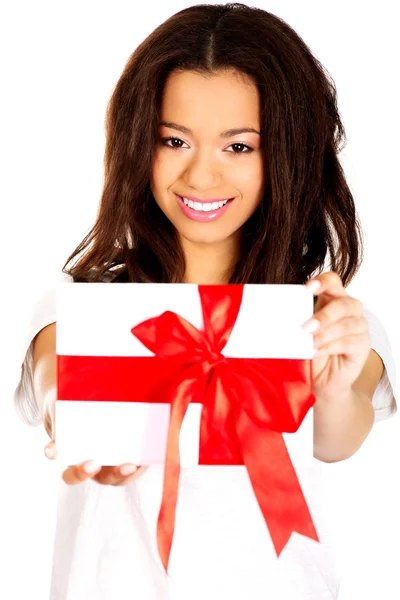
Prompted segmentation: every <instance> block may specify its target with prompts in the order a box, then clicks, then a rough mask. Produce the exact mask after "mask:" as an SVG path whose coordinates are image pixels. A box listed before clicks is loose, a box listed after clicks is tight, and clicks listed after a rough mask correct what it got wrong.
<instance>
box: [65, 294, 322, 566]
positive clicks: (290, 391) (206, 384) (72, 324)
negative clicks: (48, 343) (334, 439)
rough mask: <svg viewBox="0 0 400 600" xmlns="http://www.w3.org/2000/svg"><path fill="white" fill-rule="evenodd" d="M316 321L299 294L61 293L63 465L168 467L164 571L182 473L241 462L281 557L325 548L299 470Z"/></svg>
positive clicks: (308, 451) (309, 443)
mask: <svg viewBox="0 0 400 600" xmlns="http://www.w3.org/2000/svg"><path fill="white" fill-rule="evenodd" d="M312 314H313V295H312V293H311V291H310V290H309V289H308V288H306V287H305V286H302V285H267V284H265V285H260V284H246V285H211V286H201V285H200V286H197V285H195V284H135V283H124V284H109V283H92V284H91V283H62V284H60V285H59V287H58V292H57V363H58V397H57V402H56V423H55V439H56V444H57V448H58V456H59V460H60V461H61V462H63V463H65V464H68V465H71V464H76V463H78V462H82V461H84V460H88V459H96V460H98V461H99V462H100V463H101V464H103V465H117V464H121V463H124V462H132V463H134V464H137V465H152V464H164V463H165V473H164V490H163V500H162V505H161V510H160V517H159V523H158V543H159V549H160V553H161V557H162V560H163V563H164V566H165V567H167V564H168V557H169V552H170V548H171V543H172V537H173V529H174V519H175V508H176V502H177V494H178V483H179V470H180V468H181V467H191V466H196V465H207V464H209V465H210V464H214V465H245V466H246V467H247V470H248V473H249V477H250V480H251V482H252V486H253V489H254V492H255V494H256V497H257V500H258V502H259V505H260V508H261V510H262V512H263V514H264V517H265V520H266V524H267V526H268V527H269V530H270V533H271V537H272V538H273V541H274V544H275V548H276V551H277V553H278V554H279V553H280V551H281V550H282V548H283V547H284V545H285V544H286V542H287V541H288V538H289V537H290V534H291V532H292V531H297V532H298V533H302V534H304V535H308V536H309V537H312V538H313V539H318V538H317V535H316V532H315V529H314V526H313V523H312V519H311V516H310V514H309V512H308V509H307V506H306V503H305V500H304V496H303V495H302V492H301V487H300V484H299V482H298V480H297V477H296V473H295V468H294V467H296V465H302V466H303V465H306V464H310V462H311V461H312V460H313V458H312V456H313V427H312V418H313V415H312V410H310V409H311V407H312V405H313V403H314V401H315V398H314V395H313V393H312V381H311V358H312V356H313V337H312V335H311V334H308V333H306V332H305V331H304V330H303V329H302V327H301V325H302V324H303V323H304V322H305V321H306V320H307V319H308V318H310V317H311V316H312ZM272 492H273V493H272Z"/></svg>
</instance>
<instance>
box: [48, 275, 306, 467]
mask: <svg viewBox="0 0 400 600" xmlns="http://www.w3.org/2000/svg"><path fill="white" fill-rule="evenodd" d="M165 311H173V312H175V313H177V314H179V315H181V316H182V317H184V318H185V319H186V320H187V321H189V322H190V323H192V324H193V325H194V326H195V327H196V328H198V329H200V330H201V329H202V328H203V318H202V307H201V301H200V297H199V292H198V286H197V285H195V284H171V283H170V284H158V283H154V284H153V283H146V284H136V283H121V284H119V283H113V284H110V283H61V284H59V286H58V289H57V355H59V356H90V357H102V356H103V357H129V356H131V357H135V356H138V357H139V356H152V353H151V351H150V350H148V349H147V348H146V347H145V346H144V345H143V344H142V343H141V342H140V341H139V340H138V339H137V338H136V337H135V336H134V335H133V334H132V333H131V329H132V327H134V326H135V325H137V324H139V323H141V322H143V321H145V320H146V319H149V318H152V317H156V316H159V315H161V314H162V313H163V312H165ZM312 315H313V294H312V292H311V291H310V290H309V289H308V288H306V287H305V286H303V285H272V284H246V285H244V286H243V299H242V304H241V308H240V311H239V314H238V317H237V320H236V322H235V325H234V328H233V330H232V333H231V335H230V337H229V340H228V342H227V344H226V346H225V348H224V350H223V355H224V356H226V357H228V358H229V357H235V358H287V359H303V360H310V359H312V356H313V336H312V334H309V333H307V332H305V331H304V330H303V328H302V327H301V326H302V324H303V323H304V322H305V321H306V320H307V319H309V318H310V317H312ZM154 376H155V377H156V373H155V374H154ZM134 394H135V383H134V380H133V381H132V397H133V399H134ZM201 410H202V404H199V403H191V404H189V406H188V410H187V412H186V415H185V418H184V421H183V424H182V429H181V433H180V439H179V448H180V458H181V466H182V467H189V466H194V465H198V463H199V437H200V419H201ZM169 416H170V404H168V403H165V401H164V402H160V403H159V404H158V403H144V402H139V401H136V400H135V401H132V402H118V401H115V399H113V398H110V400H109V401H108V400H107V399H105V400H102V401H94V400H90V401H88V400H87V399H85V398H81V399H79V400H69V399H63V400H57V403H56V422H55V426H56V430H55V440H56V445H57V450H58V458H59V460H60V462H62V463H63V464H65V465H72V464H77V463H79V462H83V461H85V460H89V459H95V460H97V461H99V462H100V464H102V465H118V464H121V463H125V462H131V463H133V464H136V465H151V464H161V463H164V462H165V455H166V442H167V433H168V425H169ZM283 438H284V441H285V443H286V446H287V449H288V451H289V455H290V457H291V460H292V463H293V465H294V466H295V467H296V466H297V467H298V466H308V465H309V464H311V461H312V460H313V410H312V409H311V410H309V411H308V413H307V415H306V417H305V419H304V420H303V422H302V424H301V425H300V427H299V429H298V430H297V431H296V432H295V433H283Z"/></svg>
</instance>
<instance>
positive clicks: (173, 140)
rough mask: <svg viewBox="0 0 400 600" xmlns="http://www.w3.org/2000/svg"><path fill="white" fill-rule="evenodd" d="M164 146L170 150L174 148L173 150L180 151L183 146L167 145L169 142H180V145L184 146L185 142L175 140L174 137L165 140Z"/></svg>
mask: <svg viewBox="0 0 400 600" xmlns="http://www.w3.org/2000/svg"><path fill="white" fill-rule="evenodd" d="M161 142H162V144H163V146H168V148H172V149H173V150H179V148H182V146H176V145H175V144H172V145H171V144H167V142H178V143H179V144H184V143H185V142H183V141H182V140H180V139H179V138H174V137H169V138H163V139H162V140H161Z"/></svg>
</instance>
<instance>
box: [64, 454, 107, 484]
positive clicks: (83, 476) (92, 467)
mask: <svg viewBox="0 0 400 600" xmlns="http://www.w3.org/2000/svg"><path fill="white" fill-rule="evenodd" d="M103 468H104V467H103ZM101 469H102V466H101V465H99V464H98V463H96V462H95V461H94V460H88V461H85V462H83V463H80V464H79V465H72V466H70V467H68V468H67V469H65V471H63V473H62V478H63V480H64V481H65V483H66V484H68V485H76V484H77V483H82V481H86V480H87V479H90V478H92V477H94V476H95V475H97V473H99V472H100V471H101Z"/></svg>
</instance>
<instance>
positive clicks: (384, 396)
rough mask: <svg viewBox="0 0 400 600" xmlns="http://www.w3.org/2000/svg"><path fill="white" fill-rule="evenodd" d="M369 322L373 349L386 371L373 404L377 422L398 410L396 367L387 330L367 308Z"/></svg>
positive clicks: (366, 316) (365, 310) (365, 314)
mask: <svg viewBox="0 0 400 600" xmlns="http://www.w3.org/2000/svg"><path fill="white" fill-rule="evenodd" d="M363 312H364V317H365V318H366V319H367V321H368V325H369V333H370V337H371V347H372V349H373V350H375V352H376V353H377V354H379V356H380V357H381V359H382V362H383V364H384V370H383V373H382V377H381V379H380V381H379V383H378V385H377V387H376V390H375V393H374V396H373V398H372V404H373V407H374V411H375V422H377V421H381V420H383V419H387V418H388V417H391V416H392V415H394V413H395V412H396V410H397V403H396V398H395V394H396V395H397V392H396V367H395V363H394V358H393V354H392V350H391V347H390V343H389V339H388V336H387V333H386V330H385V328H384V326H383V324H382V323H381V321H380V320H379V319H378V318H377V317H376V316H375V315H374V314H373V313H372V312H371V311H370V310H368V309H367V308H365V306H364V309H363Z"/></svg>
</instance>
